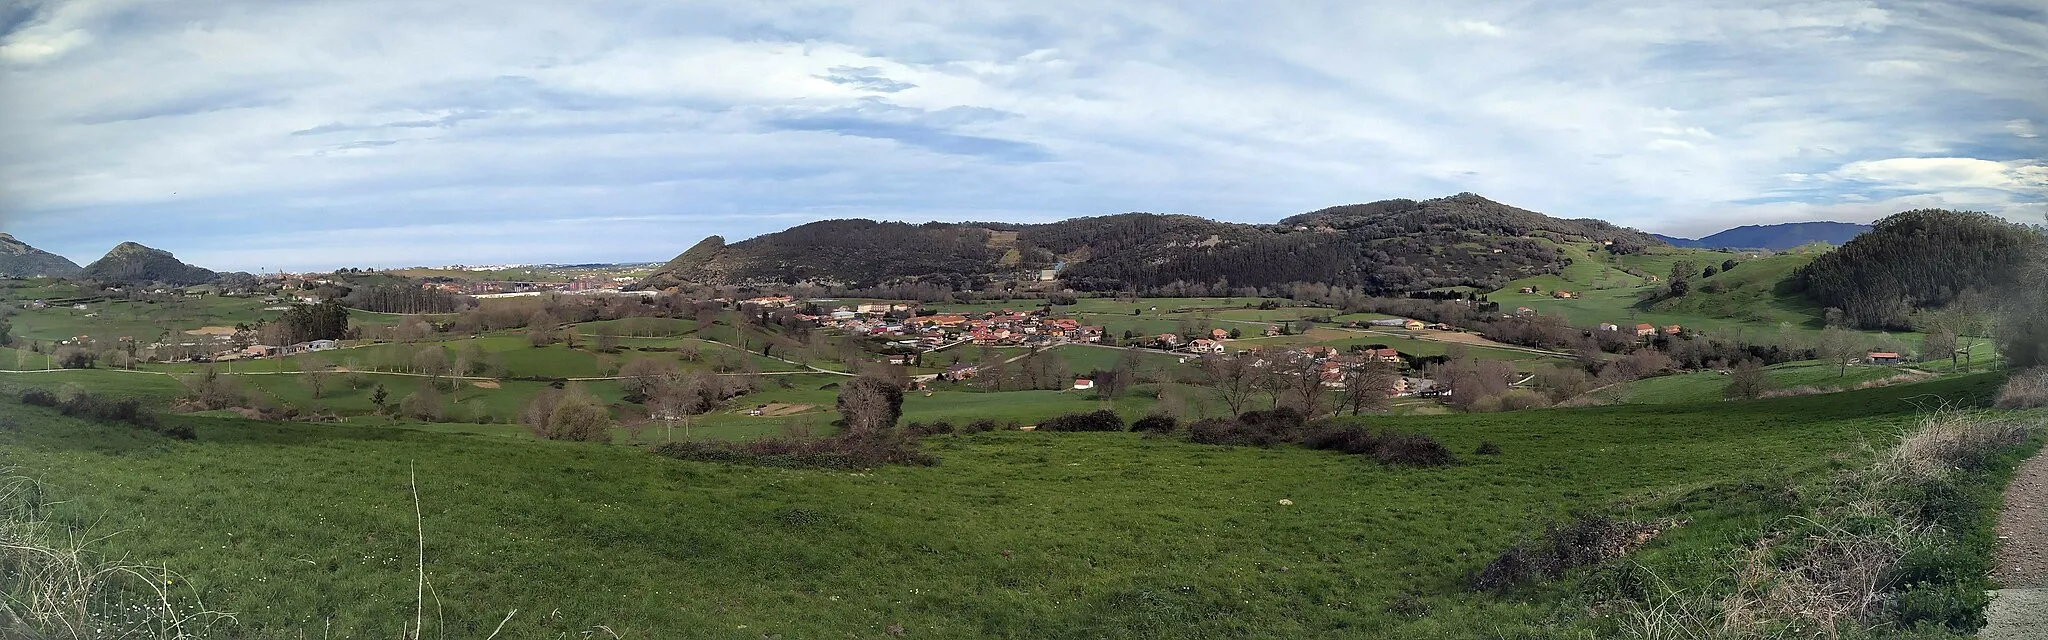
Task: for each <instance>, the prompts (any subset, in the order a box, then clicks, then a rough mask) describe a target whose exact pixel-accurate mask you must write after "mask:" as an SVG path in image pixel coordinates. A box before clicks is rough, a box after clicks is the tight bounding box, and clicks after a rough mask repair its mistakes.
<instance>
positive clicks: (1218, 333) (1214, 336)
mask: <svg viewBox="0 0 2048 640" xmlns="http://www.w3.org/2000/svg"><path fill="white" fill-rule="evenodd" d="M1229 337H1230V332H1229V331H1224V330H1222V329H1210V330H1209V339H1210V340H1223V339H1226V338H1229Z"/></svg>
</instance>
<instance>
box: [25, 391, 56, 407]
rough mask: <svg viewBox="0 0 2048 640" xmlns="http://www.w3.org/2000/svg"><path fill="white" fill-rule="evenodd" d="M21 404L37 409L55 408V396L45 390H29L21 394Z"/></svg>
mask: <svg viewBox="0 0 2048 640" xmlns="http://www.w3.org/2000/svg"><path fill="white" fill-rule="evenodd" d="M21 403H22V404H27V405H34V406H38V407H54V406H57V394H54V393H50V392H49V390H47V389H29V390H27V391H23V392H21Z"/></svg>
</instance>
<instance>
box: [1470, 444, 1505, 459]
mask: <svg viewBox="0 0 2048 640" xmlns="http://www.w3.org/2000/svg"><path fill="white" fill-rule="evenodd" d="M1472 455H1477V456H1497V455H1500V445H1497V444H1494V443H1493V441H1492V440H1482V441H1480V443H1479V448H1477V449H1473V450H1472Z"/></svg>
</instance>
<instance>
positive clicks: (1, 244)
mask: <svg viewBox="0 0 2048 640" xmlns="http://www.w3.org/2000/svg"><path fill="white" fill-rule="evenodd" d="M78 272H79V268H78V263H76V262H72V261H71V259H70V258H66V257H64V256H60V255H57V254H54V253H50V252H48V251H44V250H42V249H37V248H35V247H31V246H28V243H26V242H22V241H20V240H16V239H15V238H14V236H13V235H11V234H7V233H0V276H7V277H16V278H33V277H39V276H48V277H52V278H68V277H71V276H75V275H78Z"/></svg>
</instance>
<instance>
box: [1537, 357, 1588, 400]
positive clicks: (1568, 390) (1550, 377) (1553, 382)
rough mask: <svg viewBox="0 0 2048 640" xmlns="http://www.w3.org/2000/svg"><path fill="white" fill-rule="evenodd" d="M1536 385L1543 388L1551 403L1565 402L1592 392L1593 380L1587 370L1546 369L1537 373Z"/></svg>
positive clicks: (1561, 367)
mask: <svg viewBox="0 0 2048 640" xmlns="http://www.w3.org/2000/svg"><path fill="white" fill-rule="evenodd" d="M1536 385H1537V386H1539V387H1542V388H1543V392H1544V393H1545V394H1546V395H1548V396H1550V401H1551V402H1564V401H1566V400H1570V399H1572V398H1576V397H1579V396H1580V395H1584V394H1585V393H1586V392H1587V391H1591V390H1592V389H1593V379H1592V377H1591V376H1588V375H1586V370H1585V369H1582V368H1579V367H1575V366H1557V367H1544V368H1543V369H1540V370H1538V371H1537V372H1536Z"/></svg>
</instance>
